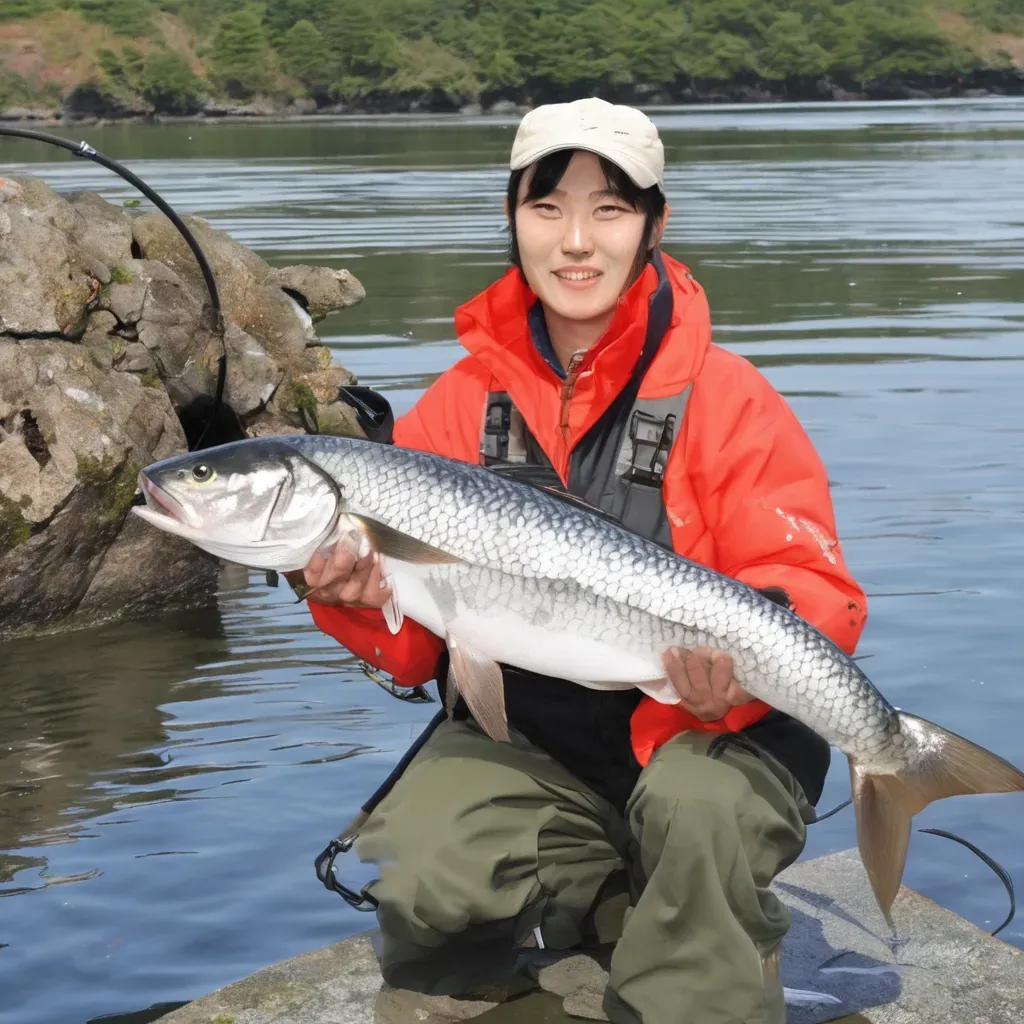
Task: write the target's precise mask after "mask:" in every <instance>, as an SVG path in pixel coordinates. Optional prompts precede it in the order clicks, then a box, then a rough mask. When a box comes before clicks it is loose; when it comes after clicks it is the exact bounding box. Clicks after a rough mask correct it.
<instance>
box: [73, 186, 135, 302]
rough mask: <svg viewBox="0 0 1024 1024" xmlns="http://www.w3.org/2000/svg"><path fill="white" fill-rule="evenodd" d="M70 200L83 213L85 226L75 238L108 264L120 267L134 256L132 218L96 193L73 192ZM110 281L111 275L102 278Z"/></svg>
mask: <svg viewBox="0 0 1024 1024" xmlns="http://www.w3.org/2000/svg"><path fill="white" fill-rule="evenodd" d="M67 201H68V203H69V204H70V205H71V207H72V209H74V210H75V211H76V212H77V213H79V214H80V215H81V223H82V226H81V228H80V229H79V230H78V231H77V232H76V233H75V234H74V235H73V236H72V237H74V239H75V241H76V242H77V243H78V244H79V245H80V246H81V247H82V248H83V249H85V250H86V252H89V253H91V254H92V255H93V256H95V257H96V258H97V259H99V260H101V261H102V262H103V263H105V264H106V265H107V266H108V267H116V266H118V265H119V264H123V263H126V262H127V261H128V260H130V259H131V258H132V222H131V218H130V217H129V216H128V215H127V214H126V213H125V212H124V211H123V210H119V209H118V208H117V207H116V206H112V205H111V204H110V203H108V202H107V201H106V200H105V199H104V198H103V197H102V196H100V195H98V194H97V193H96V192H71V193H70V194H69V195H68V196H67ZM100 283H101V284H109V277H108V278H107V279H106V280H104V279H102V278H101V279H100Z"/></svg>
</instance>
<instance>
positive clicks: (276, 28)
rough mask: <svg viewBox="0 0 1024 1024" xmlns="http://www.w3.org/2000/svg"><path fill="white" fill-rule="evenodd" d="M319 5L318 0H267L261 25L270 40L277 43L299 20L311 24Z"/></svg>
mask: <svg viewBox="0 0 1024 1024" xmlns="http://www.w3.org/2000/svg"><path fill="white" fill-rule="evenodd" d="M320 6H321V4H320V0H267V3H266V5H265V6H264V8H263V25H264V27H265V28H266V30H267V34H268V36H269V37H270V39H271V41H272V42H274V43H275V45H277V40H279V39H281V41H282V42H283V41H284V40H283V38H282V37H283V36H284V35H285V33H286V32H287V31H288V30H289V29H290V28H292V27H293V26H294V25H297V24H298V23H299V22H300V21H305V22H307V23H309V24H312V22H313V20H314V19H315V18H316V13H317V10H318V9H319V7H320Z"/></svg>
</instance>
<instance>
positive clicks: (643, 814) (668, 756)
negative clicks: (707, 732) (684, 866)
mask: <svg viewBox="0 0 1024 1024" xmlns="http://www.w3.org/2000/svg"><path fill="white" fill-rule="evenodd" d="M750 794H751V789H750V783H749V781H748V780H747V779H746V778H745V777H744V775H743V773H742V772H740V771H739V770H738V769H737V768H735V767H734V766H733V765H731V764H727V763H725V762H723V761H718V760H715V759H714V758H710V757H707V756H706V755H704V754H703V753H701V754H695V753H693V752H692V751H690V750H689V749H686V748H683V747H682V746H679V747H675V748H673V746H672V745H671V744H666V746H664V747H661V748H659V750H658V751H657V753H656V754H655V756H654V757H653V758H652V759H651V761H650V763H649V764H648V765H647V767H646V768H645V769H644V770H643V772H642V774H641V776H640V780H639V782H638V783H637V785H636V788H635V789H634V790H633V794H632V796H631V797H630V800H629V803H628V805H627V808H626V813H627V817H628V818H629V820H630V821H631V823H633V824H634V826H635V827H641V828H648V827H653V828H655V829H657V830H658V831H663V830H667V828H668V826H669V823H670V822H671V823H674V824H677V825H679V826H688V825H690V824H692V825H695V826H697V825H699V826H700V827H702V828H707V827H709V826H713V825H714V823H715V822H716V821H719V822H723V823H724V822H727V821H729V820H730V819H733V820H734V818H735V815H734V810H735V809H736V808H738V807H739V806H740V805H741V803H742V802H743V801H744V800H746V799H748V798H749V797H750Z"/></svg>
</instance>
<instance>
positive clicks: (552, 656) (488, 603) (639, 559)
mask: <svg viewBox="0 0 1024 1024" xmlns="http://www.w3.org/2000/svg"><path fill="white" fill-rule="evenodd" d="M140 485H141V488H142V491H143V493H144V495H145V498H146V503H147V504H146V507H141V506H137V507H136V508H135V509H134V511H135V512H136V514H138V515H140V516H142V517H143V518H144V519H146V520H147V521H148V522H151V523H153V524H154V525H156V526H158V527H160V528H161V529H163V530H166V531H168V532H169V533H174V534H177V535H178V536H181V537H184V538H187V539H188V540H189V541H191V542H192V543H194V544H196V545H197V546H198V547H200V548H203V549H204V550H206V551H208V552H210V553H212V554H214V555H217V556H219V557H221V558H224V559H226V560H228V561H231V562H237V563H240V564H242V565H247V566H252V567H254V568H260V569H276V570H279V571H286V570H289V569H299V568H302V567H304V566H305V565H306V564H307V563H308V561H309V559H310V557H311V555H312V554H313V553H314V552H315V551H317V550H319V549H323V548H326V547H327V546H329V545H331V544H333V543H334V542H336V541H337V540H339V539H342V538H346V537H347V538H349V539H350V542H351V543H352V546H353V548H354V549H356V550H360V551H361V552H363V553H365V552H368V551H369V550H371V549H372V550H374V551H377V552H378V553H379V554H380V556H381V565H382V570H383V572H384V573H385V575H386V578H387V579H388V581H389V582H390V584H391V586H392V589H393V594H392V598H391V600H390V602H389V604H388V606H387V607H386V608H385V609H384V612H385V617H386V619H387V621H388V625H389V626H390V628H391V629H392V630H393V631H397V630H398V629H400V628H401V625H402V621H403V618H404V617H405V616H408V617H409V618H411V619H414V620H416V621H417V622H420V623H422V624H423V625H424V626H426V627H427V628H428V629H429V630H431V631H432V632H434V633H436V634H437V635H438V636H441V637H444V638H445V639H446V641H447V643H448V648H449V651H450V654H451V658H450V660H451V676H450V683H451V685H452V687H453V688H456V689H457V690H458V691H459V692H461V693H462V695H463V696H464V697H465V699H466V703H467V704H468V706H469V708H470V710H471V712H472V713H473V716H474V718H475V719H476V720H477V722H478V723H479V724H480V726H481V727H482V728H483V729H485V730H486V731H487V732H488V733H489V734H490V735H491V736H493V737H494V738H496V739H507V738H508V732H507V724H506V720H505V708H504V697H503V690H502V678H501V671H500V669H499V667H498V663H500V662H502V663H506V664H510V665H516V666H518V667H520V668H523V669H528V670H534V671H537V672H541V673H543V674H545V675H550V676H557V677H561V678H565V679H570V680H573V681H575V682H577V683H580V684H581V685H583V686H590V687H596V688H604V689H618V688H627V687H633V686H636V687H639V688H640V689H641V690H643V691H644V692H645V693H649V694H651V695H652V696H653V697H655V698H656V699H658V700H661V701H665V702H674V701H675V700H676V699H677V697H676V695H675V692H674V690H673V689H672V687H671V684H669V682H668V681H667V679H666V678H665V670H664V667H663V665H662V662H661V655H662V653H663V652H664V651H665V650H666V649H668V648H670V647H676V646H681V647H687V648H691V647H702V646H706V647H713V648H717V649H719V650H723V651H726V652H727V653H728V654H729V655H730V656H731V657H732V659H733V663H734V665H735V676H736V679H737V681H738V682H739V683H740V684H741V685H742V686H743V687H744V688H745V689H746V690H748V691H749V692H750V693H752V694H753V695H754V696H756V697H760V698H761V699H762V700H764V701H766V702H767V703H768V704H770V705H772V706H773V707H775V708H778V709H780V710H781V711H784V712H786V713H787V714H789V715H792V716H793V717H794V718H796V719H799V720H800V721H801V722H803V723H804V724H805V725H807V726H809V727H810V728H811V729H813V730H814V731H815V732H816V733H818V734H819V735H820V736H822V737H824V738H825V739H826V740H828V741H829V742H830V743H831V744H832V745H834V746H836V747H838V748H839V750H841V751H842V752H843V753H844V754H846V756H847V757H848V758H849V762H850V775H851V783H852V789H853V800H854V806H855V808H856V819H857V837H858V845H859V847H860V852H861V857H862V859H863V861H864V864H865V867H866V869H867V872H868V876H869V878H870V880H871V885H872V887H873V889H874V893H875V896H876V898H877V900H878V903H879V906H880V907H881V909H882V912H883V914H884V915H885V917H886V920H887V921H889V923H890V924H891V923H892V922H891V918H890V908H891V905H892V902H893V899H894V898H895V896H896V893H897V890H898V889H899V884H900V879H901V878H902V875H903V868H904V863H905V860H906V851H907V843H908V841H909V838H910V822H911V817H912V816H913V815H914V814H916V813H917V812H918V811H920V810H921V809H922V808H924V807H925V806H926V805H927V804H929V803H931V801H933V800H937V799H939V798H940V797H946V796H953V795H956V794H963V793H999V792H1010V791H1017V790H1024V774H1022V773H1021V772H1020V771H1018V770H1017V768H1015V767H1014V766H1013V765H1012V764H1010V763H1008V762H1007V761H1004V760H1002V759H1001V758H999V757H997V756H996V755H995V754H992V753H991V752H989V751H987V750H985V749H983V748H982V747H979V746H976V745H975V744H973V743H971V742H970V741H968V740H966V739H963V738H962V737H960V736H957V735H955V734H954V733H951V732H948V731H947V730H945V729H943V728H941V727H939V726H937V725H934V724H932V723H931V722H927V721H925V720H924V719H922V718H918V717H916V716H914V715H911V714H908V713H906V712H903V711H898V710H897V709H896V708H894V707H892V705H890V704H889V703H888V701H887V700H886V699H885V698H884V697H883V696H882V694H881V693H879V692H878V690H877V689H875V687H874V686H873V685H872V683H871V681H870V680H869V679H868V678H867V677H866V676H865V675H864V673H863V672H862V671H861V670H860V668H859V667H858V666H857V664H856V663H855V662H854V661H853V660H852V659H851V658H850V657H848V656H847V655H846V654H845V653H844V652H843V651H842V650H840V649H839V648H838V647H837V646H836V645H835V644H833V643H832V641H830V640H829V639H828V638H827V637H825V636H824V635H823V634H822V633H820V632H819V631H818V630H816V629H814V628H813V627H812V626H810V625H808V624H807V623H806V622H805V621H804V620H803V619H801V618H799V617H798V616H796V615H794V614H793V613H792V612H790V611H788V610H787V609H785V608H782V607H780V606H779V605H777V604H775V603H773V602H772V601H770V600H768V599H767V598H765V597H763V596H762V595H761V594H759V593H758V592H757V591H755V590H753V589H752V588H750V587H748V586H746V585H744V584H742V583H739V582H737V581H736V580H733V579H731V578H729V577H726V576H722V575H720V574H719V573H716V572H713V571H711V570H710V569H707V568H705V567H704V566H701V565H698V564H696V563H694V562H691V561H688V560H687V559H685V558H681V557H680V556H678V555H675V554H673V553H672V552H670V551H666V550H665V549H664V548H662V547H659V546H658V545H657V544H654V543H651V542H649V541H646V540H643V539H641V538H639V537H637V536H635V535H633V534H631V533H629V532H628V531H626V530H624V529H622V528H621V527H619V526H617V525H616V524H615V523H613V522H610V521H608V519H607V518H604V517H602V516H600V515H597V514H595V513H594V512H593V511H588V510H587V509H586V508H582V507H580V506H579V505H577V504H575V503H573V502H571V501H566V500H563V499H562V498H558V497H555V496H553V495H551V494H548V493H545V492H544V491H542V490H539V489H536V488H533V487H528V486H526V485H524V484H518V483H515V482H513V481H510V480H507V479H504V478H502V477H501V476H499V475H497V474H495V473H492V472H490V471H489V470H486V469H484V468H482V467H480V466H471V465H467V464H465V463H461V462H455V461H452V460H449V459H444V458H441V457H438V456H434V455H427V454H423V453H420V452H414V451H409V450H407V449H402V448H395V447H390V446H386V445H379V444H374V443H371V442H368V441H360V440H354V439H349V438H335V437H306V436H298V437H277V438H260V439H254V440H248V441H240V442H237V443H234V444H228V445H223V446H221V447H219V448H213V449H209V450H207V451H203V452H200V453H194V454H188V455H182V456H178V457H175V458H171V459H167V460H165V461H163V462H159V463H156V464H155V465H153V466H150V467H148V468H147V469H145V470H144V471H143V472H142V473H141V474H140Z"/></svg>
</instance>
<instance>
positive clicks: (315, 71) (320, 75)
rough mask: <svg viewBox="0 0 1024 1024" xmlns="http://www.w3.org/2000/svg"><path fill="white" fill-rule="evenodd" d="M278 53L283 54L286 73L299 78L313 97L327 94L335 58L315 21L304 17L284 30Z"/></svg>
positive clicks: (282, 58)
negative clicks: (333, 58) (332, 56)
mask: <svg viewBox="0 0 1024 1024" xmlns="http://www.w3.org/2000/svg"><path fill="white" fill-rule="evenodd" d="M264 24H266V20H265V19H264ZM278 53H279V54H280V55H281V70H282V71H283V72H284V73H285V74H286V75H290V76H291V77H292V78H296V79H298V80H299V81H300V82H301V83H302V84H303V85H304V86H305V87H306V89H307V90H308V91H309V93H310V95H312V96H318V97H323V96H326V95H327V93H328V91H329V89H330V84H331V79H332V77H333V75H332V73H333V69H334V61H333V60H332V59H331V53H330V50H329V49H328V48H327V44H326V43H325V42H324V38H323V36H322V35H321V34H320V30H319V29H318V28H317V27H316V26H315V25H314V24H313V23H312V22H311V21H307V20H306V19H302V20H301V21H297V22H295V23H294V24H293V25H292V26H291V27H290V28H289V29H288V31H287V32H285V33H284V36H283V38H282V39H281V43H280V46H279V47H278Z"/></svg>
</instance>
